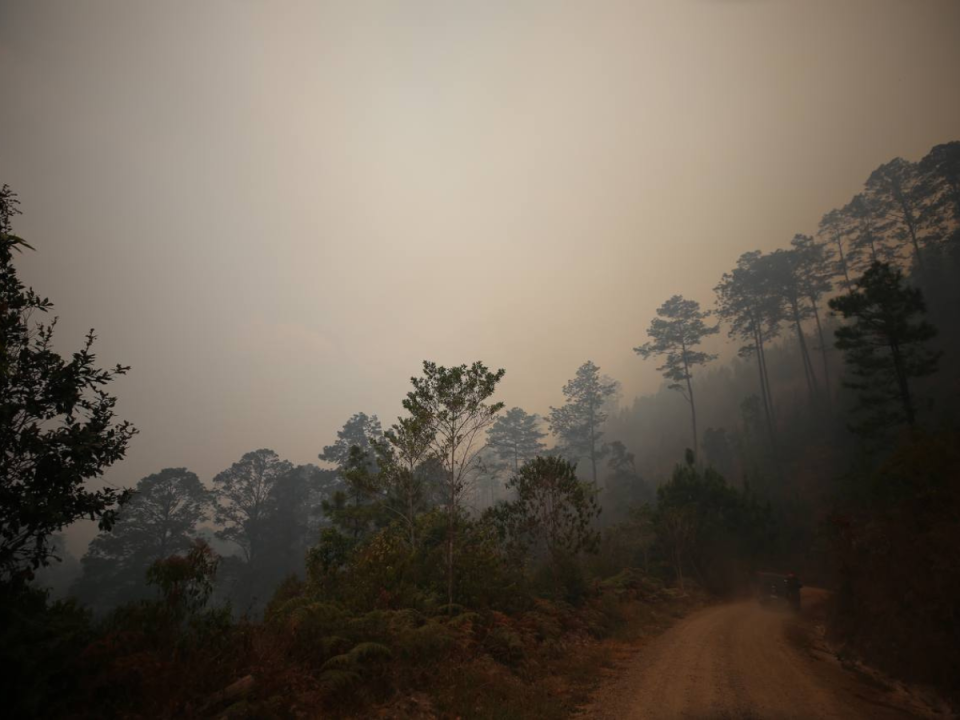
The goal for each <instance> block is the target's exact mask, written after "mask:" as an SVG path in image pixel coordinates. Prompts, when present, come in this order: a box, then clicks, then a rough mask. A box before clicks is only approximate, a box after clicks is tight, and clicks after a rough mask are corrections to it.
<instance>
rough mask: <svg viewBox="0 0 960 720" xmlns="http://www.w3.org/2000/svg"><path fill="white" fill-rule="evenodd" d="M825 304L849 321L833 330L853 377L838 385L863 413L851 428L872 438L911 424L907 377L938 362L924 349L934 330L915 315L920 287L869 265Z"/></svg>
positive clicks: (885, 267)
mask: <svg viewBox="0 0 960 720" xmlns="http://www.w3.org/2000/svg"><path fill="white" fill-rule="evenodd" d="M830 307H831V308H832V309H833V310H835V311H837V312H839V313H841V314H842V315H843V317H844V318H845V319H847V320H852V321H853V322H852V323H851V324H849V325H844V326H843V327H840V328H838V329H837V331H836V333H835V334H836V338H837V341H836V346H837V348H838V349H839V350H842V351H843V352H844V356H845V359H846V362H847V366H848V368H849V370H850V372H851V373H852V374H853V375H854V376H855V377H856V378H857V379H856V380H847V381H845V383H844V384H845V385H846V386H847V387H849V388H852V389H854V390H856V391H857V392H858V396H859V400H860V407H859V410H860V412H861V413H863V414H864V416H865V417H864V418H863V419H862V420H861V421H860V422H859V423H857V424H856V425H854V429H855V430H856V431H857V432H859V433H861V434H863V435H865V436H867V437H878V436H882V435H883V434H885V432H886V431H888V430H889V429H891V428H893V427H895V426H896V425H898V424H902V423H907V424H908V425H911V426H913V425H915V424H916V415H917V408H916V402H915V400H914V398H913V394H912V392H911V387H910V381H911V379H913V378H918V377H923V376H925V375H930V374H932V373H933V372H935V371H936V369H937V362H938V360H939V353H935V352H932V351H930V350H929V349H928V348H927V347H926V344H927V343H928V342H929V341H930V340H931V339H933V337H934V336H935V335H936V329H935V328H934V327H933V326H932V325H930V324H929V323H927V322H925V321H924V320H922V319H921V318H922V316H923V314H924V313H925V312H926V306H925V304H924V302H923V296H922V293H921V292H920V290H918V289H916V288H911V287H907V286H904V284H903V278H902V273H901V272H900V271H899V270H896V269H894V268H891V267H890V265H887V264H883V263H874V264H873V265H872V266H871V267H870V269H869V270H868V271H867V272H866V273H865V274H864V275H863V277H862V278H860V279H859V280H858V281H857V282H856V285H855V288H854V290H853V291H852V292H850V293H849V294H847V295H841V296H838V297H836V298H833V299H832V300H831V301H830Z"/></svg>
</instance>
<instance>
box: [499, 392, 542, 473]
mask: <svg viewBox="0 0 960 720" xmlns="http://www.w3.org/2000/svg"><path fill="white" fill-rule="evenodd" d="M545 437H546V433H544V432H543V431H541V430H540V417H539V416H538V415H531V414H529V413H527V412H524V411H523V410H522V409H521V408H518V407H515V408H511V409H510V410H508V411H507V412H506V414H505V415H501V416H500V417H498V418H497V421H496V422H495V423H494V424H493V425H492V426H491V428H490V431H489V432H488V433H487V444H488V445H490V446H492V447H493V448H494V451H495V452H496V454H497V456H498V457H499V458H500V459H501V460H503V461H504V462H508V463H510V464H512V465H513V471H514V472H517V471H519V469H520V466H521V465H523V463H525V462H527V460H532V459H533V458H535V457H536V456H537V455H539V454H540V453H542V452H543V450H544V449H545V448H546V447H547V446H546V445H545V444H544V443H543V438H545Z"/></svg>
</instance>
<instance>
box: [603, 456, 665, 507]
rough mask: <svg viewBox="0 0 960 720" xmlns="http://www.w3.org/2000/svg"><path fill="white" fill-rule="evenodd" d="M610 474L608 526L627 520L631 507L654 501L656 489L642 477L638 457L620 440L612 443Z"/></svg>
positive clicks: (606, 502)
mask: <svg viewBox="0 0 960 720" xmlns="http://www.w3.org/2000/svg"><path fill="white" fill-rule="evenodd" d="M607 467H608V468H609V474H608V475H607V476H606V478H605V479H604V483H603V484H604V489H603V497H602V500H603V505H604V515H603V518H604V520H606V521H607V522H608V523H613V522H617V521H619V520H622V519H624V518H625V516H626V515H627V514H628V513H629V511H630V508H632V507H635V506H638V505H642V504H643V503H646V502H650V501H652V500H653V499H654V491H653V488H651V487H650V485H649V484H648V483H647V482H646V481H645V480H644V479H643V478H642V477H641V476H640V473H639V472H638V470H637V464H636V457H635V456H634V454H633V453H632V452H628V451H627V447H626V446H625V445H624V444H623V443H622V442H620V441H619V440H614V441H613V442H612V443H610V459H609V460H608V461H607Z"/></svg>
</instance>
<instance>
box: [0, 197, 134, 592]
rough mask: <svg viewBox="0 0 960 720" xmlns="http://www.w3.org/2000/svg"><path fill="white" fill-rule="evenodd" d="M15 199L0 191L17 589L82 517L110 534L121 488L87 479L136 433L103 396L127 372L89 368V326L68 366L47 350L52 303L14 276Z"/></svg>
mask: <svg viewBox="0 0 960 720" xmlns="http://www.w3.org/2000/svg"><path fill="white" fill-rule="evenodd" d="M17 205H18V201H17V198H16V195H15V194H14V193H13V192H12V191H11V190H10V188H9V187H8V186H6V185H4V186H3V188H2V189H0V583H10V582H15V583H23V582H26V581H28V580H30V579H31V577H32V575H33V570H35V569H36V568H38V567H41V566H45V565H47V564H48V563H49V562H50V560H51V559H55V558H53V557H52V550H51V547H50V545H49V538H50V537H51V535H53V534H54V533H56V532H59V531H60V530H62V529H63V528H64V527H66V526H67V525H69V524H70V523H72V522H73V521H75V520H77V519H79V518H85V517H86V518H89V519H91V520H98V521H99V523H100V528H101V529H104V530H106V529H109V528H110V527H111V526H112V525H113V523H114V521H115V519H116V509H117V507H118V506H119V505H121V504H122V503H123V502H125V501H126V500H127V499H128V497H129V494H128V492H127V491H123V490H115V489H113V488H104V489H101V490H90V489H89V488H88V487H87V485H86V483H87V481H88V480H91V479H93V478H98V477H100V476H101V475H103V472H104V470H106V469H107V468H108V467H110V466H111V465H113V464H114V463H115V462H117V461H118V460H120V459H121V458H123V456H124V454H125V453H126V450H127V445H128V443H129V442H130V440H131V438H132V437H133V436H134V434H136V429H135V428H134V427H133V426H132V425H131V424H130V423H128V422H120V423H118V422H117V421H116V417H115V414H114V407H115V406H116V402H117V400H116V398H115V397H114V396H112V395H110V393H109V392H108V391H107V389H106V388H107V386H108V385H110V383H112V382H113V381H114V380H115V379H116V378H117V377H118V376H120V375H124V374H125V373H126V372H127V370H128V369H129V368H126V367H123V366H121V365H117V366H116V367H115V368H113V369H112V370H102V369H100V368H98V367H97V366H96V355H94V353H93V343H94V340H95V339H96V336H95V335H94V333H93V331H92V330H91V331H90V332H89V333H88V334H87V337H86V341H85V342H84V344H83V346H82V347H81V348H80V349H79V350H78V351H76V352H75V353H73V356H72V357H71V358H70V359H69V360H66V359H64V358H63V357H61V356H60V355H59V354H58V353H56V352H55V351H54V349H53V331H54V327H55V325H56V319H55V318H54V320H53V321H52V322H50V323H49V324H44V323H41V322H37V321H36V320H35V319H34V316H35V315H44V314H46V313H48V312H49V311H50V310H51V309H52V307H53V305H52V303H51V302H50V301H49V300H47V299H46V298H43V297H41V296H39V295H37V294H36V293H35V292H34V291H33V290H32V289H28V288H26V287H25V286H24V285H23V283H22V282H21V281H20V279H19V278H18V277H17V271H16V268H15V267H14V264H13V259H14V256H15V255H14V254H15V253H16V252H20V251H21V250H22V249H23V248H30V246H29V245H27V243H26V242H24V241H23V240H22V239H21V238H19V237H17V236H16V235H14V234H13V230H12V220H13V217H14V216H15V215H17V214H19V210H18V208H17Z"/></svg>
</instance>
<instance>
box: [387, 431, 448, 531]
mask: <svg viewBox="0 0 960 720" xmlns="http://www.w3.org/2000/svg"><path fill="white" fill-rule="evenodd" d="M384 438H385V439H386V441H387V444H386V445H384V446H383V447H382V449H381V451H380V456H381V461H380V467H381V470H380V475H381V482H382V483H383V486H384V489H385V492H386V495H387V498H386V507H387V508H388V510H389V512H391V513H392V514H393V515H395V516H396V517H397V518H398V519H399V520H400V521H401V522H402V523H403V525H404V526H405V527H406V529H407V538H408V541H409V543H410V549H411V550H413V549H415V548H416V546H417V515H419V514H420V513H421V512H423V511H424V510H426V508H427V506H428V504H429V501H428V494H429V493H428V483H429V478H430V470H431V466H430V463H429V462H428V461H429V460H430V459H431V458H432V454H431V453H432V451H433V443H434V440H435V435H434V433H433V428H432V426H431V425H430V423H428V422H425V419H424V418H422V417H416V416H414V417H405V418H398V419H397V422H396V423H394V424H393V426H392V427H391V428H390V429H389V430H387V432H386V433H384Z"/></svg>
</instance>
